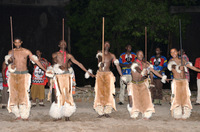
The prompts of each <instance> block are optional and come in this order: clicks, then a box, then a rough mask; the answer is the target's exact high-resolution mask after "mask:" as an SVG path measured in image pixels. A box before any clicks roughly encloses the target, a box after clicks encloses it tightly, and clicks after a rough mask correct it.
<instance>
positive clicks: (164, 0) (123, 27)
mask: <svg viewBox="0 0 200 132" xmlns="http://www.w3.org/2000/svg"><path fill="white" fill-rule="evenodd" d="M179 3H181V4H182V5H188V3H187V0H184V1H180V0H171V1H168V0H84V1H83V0H71V2H70V4H69V5H68V7H67V9H68V11H69V16H68V17H69V22H68V25H69V26H70V27H71V31H72V42H73V43H74V44H75V45H76V46H77V47H79V48H78V49H79V50H78V51H79V52H80V53H81V54H82V55H83V56H85V57H88V56H90V55H94V54H95V53H96V51H97V50H98V49H101V37H102V17H105V40H108V41H110V42H111V47H112V52H114V53H117V54H118V55H119V54H120V53H121V52H122V51H123V50H124V47H125V45H127V44H131V45H132V46H133V48H134V49H139V48H141V47H143V45H144V27H145V26H146V27H147V30H148V31H147V32H148V42H150V43H162V44H168V39H169V38H168V37H169V32H171V33H172V34H173V35H175V36H176V37H178V36H179V23H178V19H181V20H182V31H183V34H184V31H185V28H186V25H187V24H188V22H189V20H188V18H187V17H186V16H185V14H170V12H169V7H170V5H178V4H179ZM189 4H190V3H189ZM88 53H90V54H88Z"/></svg>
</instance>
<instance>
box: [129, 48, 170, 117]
mask: <svg viewBox="0 0 200 132" xmlns="http://www.w3.org/2000/svg"><path fill="white" fill-rule="evenodd" d="M136 55H137V59H136V60H135V62H133V63H132V66H131V70H132V71H131V75H132V82H131V83H128V86H127V90H128V97H129V104H128V106H127V108H128V111H129V113H130V117H131V118H134V119H136V118H137V117H138V116H139V113H140V112H141V113H142V117H143V118H144V119H149V118H150V117H151V116H152V113H155V109H154V106H153V104H152V101H151V94H150V91H149V82H148V78H147V74H149V73H150V72H152V73H154V74H155V75H156V76H158V77H160V78H162V80H161V81H162V82H163V83H165V82H166V80H167V76H166V75H164V76H162V75H161V74H159V73H158V72H157V71H155V70H154V69H153V65H150V63H149V62H147V61H144V60H143V57H144V55H143V52H142V51H141V50H139V51H138V52H137V54H136Z"/></svg>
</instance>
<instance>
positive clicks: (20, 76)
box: [5, 38, 46, 120]
mask: <svg viewBox="0 0 200 132" xmlns="http://www.w3.org/2000/svg"><path fill="white" fill-rule="evenodd" d="M22 43H23V42H22V40H21V39H20V38H15V39H14V45H15V47H16V48H14V49H13V50H10V51H9V52H8V55H7V56H6V57H5V62H6V64H8V70H9V72H10V75H9V78H8V88H9V101H8V111H9V112H12V113H14V114H15V116H16V119H20V118H22V119H23V120H27V119H28V117H29V114H30V107H31V103H30V101H29V94H28V92H29V88H30V84H31V75H30V74H29V73H28V69H27V59H28V57H29V58H30V60H32V61H33V63H34V62H35V63H36V64H37V65H38V66H39V67H40V68H42V69H43V70H44V71H46V69H45V68H44V67H43V66H42V64H41V63H40V62H39V61H38V58H37V57H36V56H35V55H32V53H31V51H30V50H28V49H25V48H22V47H21V45H22Z"/></svg>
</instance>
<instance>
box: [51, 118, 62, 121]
mask: <svg viewBox="0 0 200 132" xmlns="http://www.w3.org/2000/svg"><path fill="white" fill-rule="evenodd" d="M61 119H62V118H58V119H54V120H53V121H59V120H61Z"/></svg>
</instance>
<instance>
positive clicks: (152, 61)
mask: <svg viewBox="0 0 200 132" xmlns="http://www.w3.org/2000/svg"><path fill="white" fill-rule="evenodd" d="M155 59H156V58H154V57H153V58H151V59H150V63H151V64H152V65H154V60H155ZM160 60H161V62H160V65H159V66H163V65H164V62H165V59H164V58H160Z"/></svg>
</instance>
